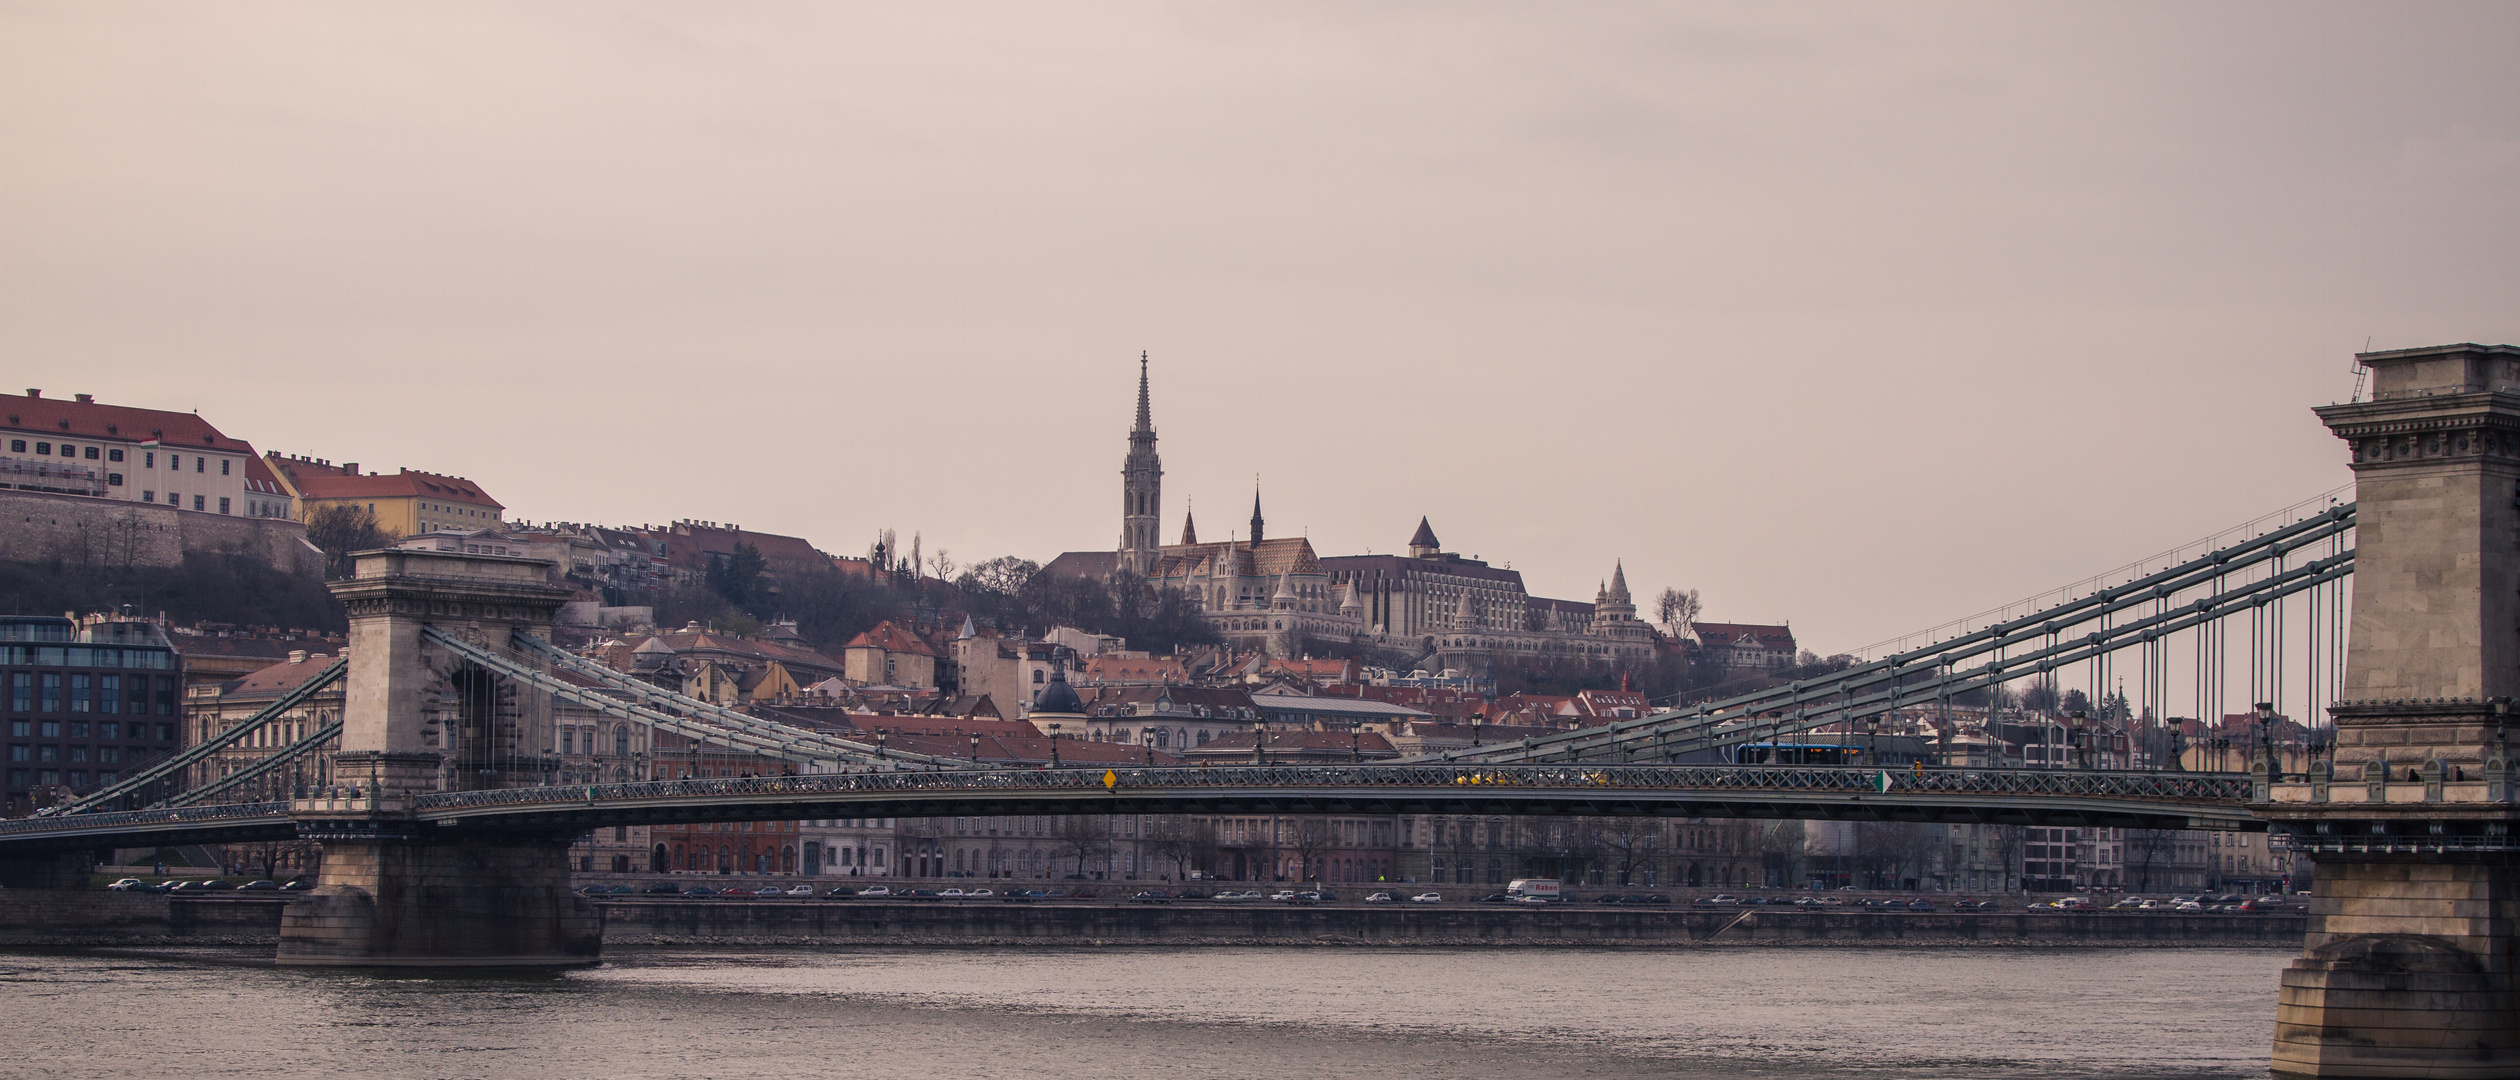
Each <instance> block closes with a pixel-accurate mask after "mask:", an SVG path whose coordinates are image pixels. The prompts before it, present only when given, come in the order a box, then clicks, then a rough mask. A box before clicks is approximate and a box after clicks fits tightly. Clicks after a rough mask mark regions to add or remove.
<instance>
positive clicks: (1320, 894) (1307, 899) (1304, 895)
mask: <svg viewBox="0 0 2520 1080" xmlns="http://www.w3.org/2000/svg"><path fill="white" fill-rule="evenodd" d="M1338 899H1339V895H1338V894H1337V893H1334V892H1330V891H1328V890H1326V889H1315V890H1313V891H1311V892H1299V893H1296V894H1295V902H1296V903H1298V904H1328V903H1334V902H1336V901H1337V900H1338Z"/></svg>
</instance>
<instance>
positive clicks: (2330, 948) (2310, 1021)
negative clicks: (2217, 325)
mask: <svg viewBox="0 0 2520 1080" xmlns="http://www.w3.org/2000/svg"><path fill="white" fill-rule="evenodd" d="M2363 361H2364V363H2365V364H2366V365H2368V366H2369V367H2370V369H2371V371H2372V374H2373V385H2372V391H2373V392H2372V395H2371V400H2369V401H2364V402H2356V403H2352V404H2345V405H2332V406H2329V407H2327V408H2324V409H2320V410H2319V416H2320V419H2322V420H2324V421H2325V422H2326V423H2327V424H2328V426H2329V428H2330V429H2331V430H2333V431H2334V432H2335V433H2336V434H2337V436H2338V437H2339V438H2342V439H2344V440H2345V441H2346V442H2347V443H2348V444H2349V445H2350V446H2351V447H2352V453H2353V468H2354V475H2355V486H2356V500H2355V501H2356V504H2357V510H2356V518H2357V526H2356V533H2357V536H2356V555H2355V572H2354V574H2355V585H2354V611H2353V627H2352V637H2351V641H2350V644H2349V645H2348V652H2347V655H2346V667H2345V682H2346V686H2345V692H2344V695H2343V698H2342V699H2341V700H2340V701H2339V703H2338V704H2337V705H2336V706H2335V708H2334V709H2333V710H2332V715H2333V717H2334V719H2335V722H2336V746H2335V751H2334V759H2333V762H2332V764H2331V763H2328V762H2320V763H2315V764H2314V765H2313V766H2312V768H2311V771H2310V773H2309V774H2308V775H2307V776H2304V777H2295V778H2289V782H2285V779H2286V778H2274V779H2275V782H2271V783H2268V784H2267V785H2265V788H2264V790H2263V791H2262V793H2261V794H2260V795H2259V797H2258V804H2259V812H2260V814H2261V816H2263V817H2266V818H2267V819H2269V821H2270V823H2271V824H2272V827H2273V829H2274V831H2275V832H2276V833H2277V834H2279V835H2282V836H2284V837H2286V838H2287V839H2288V841H2289V842H2290V843H2291V845H2292V846H2293V847H2294V848H2295V849H2296V850H2300V851H2303V852H2306V853H2307V854H2308V855H2309V857H2310V859H2311V860H2312V862H2313V865H2314V866H2315V867H2316V875H2317V880H2316V884H2315V886H2314V889H2313V892H2312V900H2311V908H2310V912H2311V922H2310V931H2309V934H2308V939H2307V941H2306V942H2305V946H2304V951H2303V953H2302V956H2301V958H2300V959H2298V960H2295V961H2294V962H2293V964H2292V966H2291V968H2290V969H2289V970H2287V971H2286V972H2285V973H2284V977H2283V984H2282V987H2281V989H2280V991H2279V996H2278V1000H2277V1005H2276V1021H2275V1049H2274V1060H2273V1067H2274V1071H2275V1073H2276V1074H2277V1075H2279V1076H2305V1077H2415V1076H2424V1077H2459V1078H2483V1077H2520V981H2516V980H2520V848H2515V846H2514V842H2513V840H2514V838H2513V832H2514V829H2513V826H2514V825H2515V824H2516V823H2520V806H2516V805H2515V803H2514V799H2513V796H2514V790H2515V785H2514V775H2513V771H2512V768H2511V765H2512V762H2511V757H2510V752H2509V745H2508V731H2507V726H2508V724H2509V723H2510V722H2511V721H2512V720H2515V719H2520V716H2512V715H2510V714H2511V712H2512V711H2513V707H2512V706H2511V704H2510V699H2511V698H2512V697H2513V696H2514V695H2520V349H2515V348H2513V347H2511V346H2508V345H2503V346H2491V347H2484V346H2474V345H2454V346H2444V347H2439V348H2429V349H2408V350H2401V351H2396V352H2387V353H2374V354H2367V355H2365V356H2364V357H2363ZM2260 768H2264V766H2263V765H2261V766H2260Z"/></svg>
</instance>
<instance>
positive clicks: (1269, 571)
mask: <svg viewBox="0 0 2520 1080" xmlns="http://www.w3.org/2000/svg"><path fill="white" fill-rule="evenodd" d="M1163 481H1164V466H1163V461H1162V459H1161V458H1159V457H1158V456H1157V455H1156V453H1155V422H1154V411H1153V403H1152V401H1151V399H1150V397H1149V395H1148V383H1147V368H1146V358H1145V357H1143V356H1141V357H1139V359H1138V399H1137V423H1136V425H1135V426H1134V427H1132V428H1131V429H1130V431H1129V450H1128V456H1127V457H1126V458H1125V459H1123V462H1122V464H1121V468H1120V542H1119V545H1118V547H1116V548H1115V549H1113V550H1110V551H1071V552H1067V553H1065V554H1063V555H1060V556H1059V557H1058V558H1056V559H1053V560H1051V562H1050V564H1049V565H1048V566H1045V567H1043V572H1044V573H1050V574H1059V575H1066V576H1073V577H1090V578H1094V579H1097V580H1103V581H1111V580H1115V579H1122V578H1136V579H1140V580H1143V581H1145V582H1146V583H1147V584H1148V585H1150V586H1153V587H1156V588H1175V589H1179V590H1181V592H1182V594H1183V596H1184V597H1185V598H1187V599H1188V600H1189V601H1190V602H1191V604H1192V605H1194V607H1195V608H1196V610H1197V611H1198V613H1199V618H1200V619H1202V620H1203V621H1204V622H1206V623H1207V624H1208V626H1210V627H1211V628H1213V629H1214V630H1215V631H1216V632H1217V633H1218V634H1219V635H1221V636H1222V637H1223V638H1224V639H1225V640H1226V642H1228V643H1229V644H1232V645H1233V646H1235V647H1237V648H1242V649H1250V650H1257V651H1261V652H1265V653H1267V654H1269V655H1271V656H1277V657H1296V656H1304V655H1315V654H1338V655H1363V656H1369V657H1372V658H1374V659H1375V660H1376V661H1377V662H1379V663H1387V664H1391V665H1395V666H1400V667H1403V668H1408V667H1416V668H1424V669H1426V670H1429V671H1434V670H1440V669H1444V668H1451V669H1454V670H1457V671H1461V672H1464V673H1468V674H1474V675H1485V674H1487V673H1488V672H1489V671H1490V669H1491V668H1492V667H1493V665H1494V664H1495V662H1496V661H1497V660H1499V659H1507V658H1514V657H1524V658H1532V659H1539V658H1546V657H1565V658H1582V659H1588V660H1593V661H1596V662H1604V663H1618V664H1641V663H1645V662H1648V661H1650V660H1651V659H1652V658H1653V655H1654V650H1655V632H1654V629H1653V627H1652V626H1650V625H1648V624H1647V623H1645V622H1643V621H1642V620H1639V619H1638V618H1637V617H1636V604H1635V603H1634V601H1633V600H1632V599H1631V598H1630V597H1629V594H1628V586H1627V571H1626V568H1625V567H1613V568H1612V570H1611V573H1610V578H1609V580H1608V581H1606V582H1605V583H1604V584H1603V585H1602V587H1601V590H1600V592H1599V593H1598V594H1597V595H1595V596H1594V598H1593V601H1592V602H1591V603H1589V604H1584V603H1577V602H1575V601H1572V600H1551V599H1547V598H1545V597H1537V596H1532V595H1530V594H1529V593H1527V592H1525V591H1524V589H1523V582H1522V575H1521V574H1520V573H1518V572H1516V571H1513V570H1508V569H1502V568H1499V567H1495V566H1491V565H1489V564H1487V563H1486V562H1483V561H1480V560H1478V559H1471V558H1465V557H1463V556H1462V555H1460V554H1458V553H1455V552H1448V551H1445V550H1444V549H1443V544H1442V543H1441V542H1440V541H1438V540H1437V539H1436V538H1435V530H1434V527H1433V525H1432V524H1431V523H1430V522H1428V521H1427V520H1426V519H1425V518H1423V517H1421V518H1419V519H1418V523H1417V531H1416V532H1415V533H1414V534H1413V535H1411V536H1410V537H1409V543H1408V545H1407V551H1408V553H1407V554H1406V555H1333V556H1328V557H1324V556H1322V555H1320V554H1318V553H1316V552H1315V551H1313V547H1312V541H1311V540H1310V539H1309V538H1306V537H1300V536H1297V537H1277V538H1272V537H1270V536H1269V534H1268V523H1267V521H1266V520H1265V519H1264V517H1263V516H1262V514H1261V507H1260V496H1259V493H1258V492H1257V491H1254V492H1253V493H1252V499H1251V531H1250V534H1249V535H1248V536H1247V537H1238V538H1234V539H1229V540H1226V541H1222V542H1208V543H1202V542H1200V540H1199V532H1198V526H1197V524H1196V523H1195V522H1193V521H1192V520H1191V516H1190V515H1189V514H1188V513H1184V514H1183V515H1182V519H1181V534H1180V537H1181V538H1180V542H1178V543H1172V544H1166V543H1163V542H1162V539H1161V537H1162V525H1163Z"/></svg>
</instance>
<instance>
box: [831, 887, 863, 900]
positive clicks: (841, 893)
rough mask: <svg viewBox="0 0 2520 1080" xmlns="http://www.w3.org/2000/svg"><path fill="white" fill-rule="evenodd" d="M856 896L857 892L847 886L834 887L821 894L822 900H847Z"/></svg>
mask: <svg viewBox="0 0 2520 1080" xmlns="http://www.w3.org/2000/svg"><path fill="white" fill-rule="evenodd" d="M857 894H858V891H857V889H856V888H854V887H851V886H848V885H834V886H832V887H831V889H830V891H828V892H825V893H823V898H824V899H826V900H847V899H849V898H851V897H853V896H856V895H857Z"/></svg>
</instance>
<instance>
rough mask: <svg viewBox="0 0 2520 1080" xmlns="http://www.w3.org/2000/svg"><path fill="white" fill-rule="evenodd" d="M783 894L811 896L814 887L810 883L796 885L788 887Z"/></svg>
mask: <svg viewBox="0 0 2520 1080" xmlns="http://www.w3.org/2000/svg"><path fill="white" fill-rule="evenodd" d="M785 895H788V896H812V895H814V887H813V886H811V885H799V886H796V887H795V888H792V889H789V890H788V891H787V892H786V894H785Z"/></svg>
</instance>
